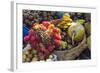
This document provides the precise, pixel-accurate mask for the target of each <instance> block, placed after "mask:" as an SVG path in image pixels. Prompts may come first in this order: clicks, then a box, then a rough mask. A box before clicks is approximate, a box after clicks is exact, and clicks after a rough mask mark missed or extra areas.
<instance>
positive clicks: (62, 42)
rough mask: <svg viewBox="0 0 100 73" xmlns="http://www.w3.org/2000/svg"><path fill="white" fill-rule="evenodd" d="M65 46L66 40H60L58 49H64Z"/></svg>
mask: <svg viewBox="0 0 100 73" xmlns="http://www.w3.org/2000/svg"><path fill="white" fill-rule="evenodd" d="M65 48H67V42H66V41H61V44H60V47H59V49H65Z"/></svg>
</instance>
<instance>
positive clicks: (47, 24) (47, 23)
mask: <svg viewBox="0 0 100 73" xmlns="http://www.w3.org/2000/svg"><path fill="white" fill-rule="evenodd" d="M42 24H43V25H44V26H45V27H46V28H48V26H49V25H50V22H48V21H43V22H42Z"/></svg>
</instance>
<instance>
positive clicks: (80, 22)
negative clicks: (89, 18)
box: [76, 19, 85, 24]
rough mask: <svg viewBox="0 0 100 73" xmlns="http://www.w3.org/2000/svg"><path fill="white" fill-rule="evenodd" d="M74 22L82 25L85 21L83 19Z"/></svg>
mask: <svg viewBox="0 0 100 73" xmlns="http://www.w3.org/2000/svg"><path fill="white" fill-rule="evenodd" d="M76 22H77V23H79V24H84V22H85V20H84V19H78V20H77V21H76Z"/></svg>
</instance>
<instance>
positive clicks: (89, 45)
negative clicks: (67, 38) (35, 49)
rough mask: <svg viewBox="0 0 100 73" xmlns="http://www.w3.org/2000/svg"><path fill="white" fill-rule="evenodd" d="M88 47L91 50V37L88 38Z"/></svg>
mask: <svg viewBox="0 0 100 73" xmlns="http://www.w3.org/2000/svg"><path fill="white" fill-rule="evenodd" d="M87 45H88V48H89V49H91V37H90V36H89V37H88V38H87Z"/></svg>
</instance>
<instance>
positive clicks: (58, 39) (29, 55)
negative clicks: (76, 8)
mask: <svg viewBox="0 0 100 73" xmlns="http://www.w3.org/2000/svg"><path fill="white" fill-rule="evenodd" d="M26 11H27V10H26ZM28 12H29V14H30V13H31V14H32V13H33V14H34V13H35V15H32V16H33V17H31V15H30V18H31V19H32V21H30V22H31V24H32V25H31V26H30V28H29V32H28V34H27V35H26V36H24V38H23V39H24V41H23V42H24V43H25V44H27V45H30V47H28V48H27V49H25V48H26V47H27V45H26V47H24V49H23V50H24V51H23V62H32V61H56V60H58V57H59V55H61V53H58V54H56V53H55V51H60V52H62V53H64V52H63V51H69V50H72V49H73V50H74V48H75V47H77V46H79V45H80V44H81V42H82V41H83V40H84V36H86V39H87V41H85V42H84V43H85V44H87V46H88V47H85V48H88V49H90V48H91V43H90V42H91V39H90V38H91V33H90V32H91V31H90V30H91V27H90V24H91V23H90V15H89V14H88V13H86V14H85V13H65V12H50V11H49V12H46V11H37V12H35V11H28ZM28 12H25V11H24V13H26V15H25V14H24V18H25V19H24V23H25V24H27V23H26V22H25V21H26V20H27V19H28V18H27V17H26V16H28V15H27V13H28ZM56 13H57V14H56ZM59 14H60V16H58V17H57V15H59ZM35 16H37V17H36V20H38V21H37V22H34V23H32V22H33V21H34V18H35ZM49 16H51V17H52V18H51V17H50V18H48V17H49ZM55 16H56V17H55ZM28 17H29V16H28ZM46 17H47V19H45V18H46ZM30 18H29V19H30ZM38 18H40V19H41V18H42V19H41V20H40V19H38ZM83 47H84V44H81V46H80V47H79V49H81V48H83ZM77 50H78V48H77ZM77 50H74V51H75V52H76V53H77ZM71 52H73V51H71ZM69 53H70V52H69ZM80 53H82V51H80ZM68 56H71V55H70V54H69V55H68ZM64 57H66V56H64ZM76 57H78V56H76ZM76 57H74V58H73V59H75V58H76ZM59 60H60V59H59Z"/></svg>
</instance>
